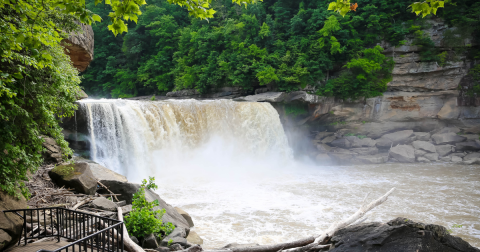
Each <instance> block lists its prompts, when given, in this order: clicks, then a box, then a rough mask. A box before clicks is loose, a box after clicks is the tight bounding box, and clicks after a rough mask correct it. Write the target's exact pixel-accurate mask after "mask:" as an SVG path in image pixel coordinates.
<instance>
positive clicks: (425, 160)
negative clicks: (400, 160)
mask: <svg viewBox="0 0 480 252" xmlns="http://www.w3.org/2000/svg"><path fill="white" fill-rule="evenodd" d="M417 162H420V163H430V160H428V159H427V158H424V157H417Z"/></svg>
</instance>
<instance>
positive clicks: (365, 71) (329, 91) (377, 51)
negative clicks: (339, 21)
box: [317, 46, 394, 99]
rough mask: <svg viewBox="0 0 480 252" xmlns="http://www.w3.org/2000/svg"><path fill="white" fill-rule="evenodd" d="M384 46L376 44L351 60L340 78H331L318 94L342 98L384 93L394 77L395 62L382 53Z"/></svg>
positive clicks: (367, 96)
mask: <svg viewBox="0 0 480 252" xmlns="http://www.w3.org/2000/svg"><path fill="white" fill-rule="evenodd" d="M382 52H383V48H381V47H380V46H375V47H374V48H369V49H365V50H363V51H362V52H360V55H359V56H358V57H357V58H353V59H352V60H350V61H349V62H348V63H347V64H346V65H345V66H344V67H345V68H347V70H345V71H343V72H342V73H341V74H340V76H339V77H338V78H335V79H331V80H329V81H328V82H327V83H326V85H324V86H322V87H321V88H320V89H318V91H317V94H318V95H323V96H335V97H339V98H342V99H357V98H360V97H362V98H364V99H367V98H370V97H375V96H380V95H382V93H383V92H385V91H386V90H387V83H388V82H389V81H391V79H392V70H393V66H394V62H393V60H392V59H390V58H387V57H386V56H385V55H384V54H382Z"/></svg>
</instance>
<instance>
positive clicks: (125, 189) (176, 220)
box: [101, 180, 190, 229]
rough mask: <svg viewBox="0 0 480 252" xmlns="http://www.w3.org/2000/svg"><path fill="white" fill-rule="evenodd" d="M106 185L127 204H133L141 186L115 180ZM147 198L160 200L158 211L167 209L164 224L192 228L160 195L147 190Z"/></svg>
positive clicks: (107, 182) (163, 218) (150, 200)
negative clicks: (169, 223)
mask: <svg viewBox="0 0 480 252" xmlns="http://www.w3.org/2000/svg"><path fill="white" fill-rule="evenodd" d="M104 185H105V186H107V187H108V188H109V189H110V191H112V192H113V193H115V194H120V195H119V196H117V198H118V200H125V201H126V202H127V204H132V198H133V194H134V193H136V192H137V191H138V189H139V188H140V185H139V184H133V183H125V182H120V181H115V180H111V181H106V182H105V183H104ZM102 190H104V189H102ZM102 190H101V191H102ZM145 197H146V199H147V200H148V201H149V202H152V201H154V200H158V203H159V206H158V207H157V208H156V209H162V208H163V209H165V214H164V215H163V217H162V220H163V222H171V223H172V224H173V225H175V226H176V227H184V228H187V229H189V228H190V226H189V225H188V223H187V221H186V220H185V218H184V217H183V216H182V215H180V214H179V213H178V212H177V211H176V210H175V209H174V208H173V207H172V206H171V205H169V204H167V203H166V202H165V201H164V200H163V199H162V198H160V196H158V194H156V193H154V192H153V191H152V190H148V189H147V190H145Z"/></svg>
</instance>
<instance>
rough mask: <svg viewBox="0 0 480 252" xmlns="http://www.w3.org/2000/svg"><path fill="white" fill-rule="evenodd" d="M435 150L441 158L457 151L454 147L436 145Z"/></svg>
mask: <svg viewBox="0 0 480 252" xmlns="http://www.w3.org/2000/svg"><path fill="white" fill-rule="evenodd" d="M435 150H436V151H437V153H438V155H439V156H440V157H444V156H446V155H448V154H450V153H452V152H453V151H455V148H454V147H453V145H436V146H435Z"/></svg>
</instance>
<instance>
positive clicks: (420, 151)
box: [414, 149, 427, 157]
mask: <svg viewBox="0 0 480 252" xmlns="http://www.w3.org/2000/svg"><path fill="white" fill-rule="evenodd" d="M414 153H415V157H422V156H423V155H425V154H427V152H426V151H423V150H417V149H415V152H414Z"/></svg>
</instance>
